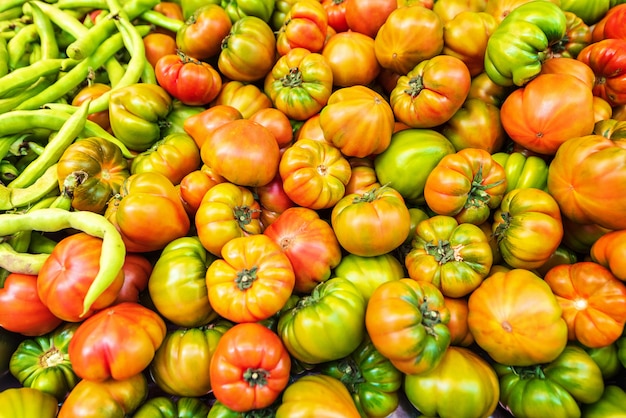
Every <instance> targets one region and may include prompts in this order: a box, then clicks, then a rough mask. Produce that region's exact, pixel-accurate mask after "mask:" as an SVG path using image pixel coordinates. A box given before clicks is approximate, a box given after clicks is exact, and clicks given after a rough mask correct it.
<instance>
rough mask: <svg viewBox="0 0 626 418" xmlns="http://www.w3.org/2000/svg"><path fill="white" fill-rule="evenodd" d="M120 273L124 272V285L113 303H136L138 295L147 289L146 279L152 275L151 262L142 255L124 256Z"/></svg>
mask: <svg viewBox="0 0 626 418" xmlns="http://www.w3.org/2000/svg"><path fill="white" fill-rule="evenodd" d="M122 271H123V272H124V284H123V285H122V288H121V289H120V291H119V292H118V293H117V298H115V302H113V303H114V304H117V303H121V302H138V301H139V294H140V293H142V292H143V291H144V290H146V288H147V287H148V279H149V278H150V274H151V273H152V262H151V261H150V260H149V259H148V258H147V257H145V256H144V255H142V254H126V257H124V265H123V266H122Z"/></svg>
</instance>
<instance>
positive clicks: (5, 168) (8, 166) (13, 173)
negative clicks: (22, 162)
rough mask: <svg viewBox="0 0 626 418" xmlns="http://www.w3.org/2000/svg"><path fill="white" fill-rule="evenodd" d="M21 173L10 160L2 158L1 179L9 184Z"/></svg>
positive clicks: (0, 163) (0, 161)
mask: <svg viewBox="0 0 626 418" xmlns="http://www.w3.org/2000/svg"><path fill="white" fill-rule="evenodd" d="M19 174H20V170H18V169H17V167H16V166H15V165H14V164H13V163H12V162H10V161H7V160H0V181H2V183H4V184H7V183H9V182H11V181H13V180H14V179H15V178H16V177H17V176H18V175H19Z"/></svg>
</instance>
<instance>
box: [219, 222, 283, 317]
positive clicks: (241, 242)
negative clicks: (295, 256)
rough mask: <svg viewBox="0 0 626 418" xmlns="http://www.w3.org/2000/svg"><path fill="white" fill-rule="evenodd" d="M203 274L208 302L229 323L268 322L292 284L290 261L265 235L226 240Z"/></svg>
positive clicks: (280, 305)
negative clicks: (217, 255) (219, 255)
mask: <svg viewBox="0 0 626 418" xmlns="http://www.w3.org/2000/svg"><path fill="white" fill-rule="evenodd" d="M221 257H222V258H221V259H217V260H215V261H214V262H213V263H211V265H210V266H209V268H208V269H207V272H206V287H207V291H208V296H209V302H210V303H211V306H212V307H213V309H215V311H216V312H217V313H218V314H219V315H220V316H222V317H223V318H226V319H228V320H230V321H233V322H237V323H240V322H258V321H262V320H265V319H268V318H269V317H271V316H272V315H274V314H276V313H277V312H278V311H280V310H281V309H282V308H283V306H284V305H285V304H286V303H287V300H288V299H289V296H290V295H291V293H292V291H293V289H294V285H295V274H294V271H293V267H292V266H291V262H290V261H289V258H288V257H287V255H286V254H285V253H284V252H283V251H282V249H281V247H280V246H279V245H278V244H276V243H275V242H274V241H272V240H271V239H270V238H269V237H268V236H266V235H262V234H257V235H248V236H243V237H238V238H232V239H231V240H230V241H228V242H227V243H226V244H225V245H224V246H223V247H222V251H221Z"/></svg>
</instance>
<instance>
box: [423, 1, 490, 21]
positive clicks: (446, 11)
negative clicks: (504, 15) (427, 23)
mask: <svg viewBox="0 0 626 418" xmlns="http://www.w3.org/2000/svg"><path fill="white" fill-rule="evenodd" d="M501 3H502V1H498V2H496V4H501ZM488 6H489V2H488V0H437V2H435V3H434V4H433V6H432V7H431V9H432V10H433V12H435V13H437V16H439V17H440V18H441V20H442V21H443V22H444V23H446V22H449V21H450V20H452V19H454V17H455V16H457V15H458V14H460V13H462V12H487V10H486V9H487V7H488ZM489 14H491V13H489ZM494 17H495V16H494Z"/></svg>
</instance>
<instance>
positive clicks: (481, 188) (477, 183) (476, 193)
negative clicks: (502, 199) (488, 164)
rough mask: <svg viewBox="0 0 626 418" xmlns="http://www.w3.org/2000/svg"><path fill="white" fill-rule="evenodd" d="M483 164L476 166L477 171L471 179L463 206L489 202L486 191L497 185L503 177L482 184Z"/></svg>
mask: <svg viewBox="0 0 626 418" xmlns="http://www.w3.org/2000/svg"><path fill="white" fill-rule="evenodd" d="M483 180H484V179H483V166H482V165H481V166H480V167H479V168H478V172H477V173H476V175H475V176H474V178H473V179H472V187H471V188H470V191H469V193H468V197H467V201H466V202H465V207H466V208H467V207H482V206H485V205H486V204H488V203H489V200H490V199H491V195H490V194H489V193H487V190H489V189H491V188H493V187H496V186H499V185H500V184H502V182H503V181H504V179H500V180H498V181H496V182H494V183H489V184H483Z"/></svg>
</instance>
